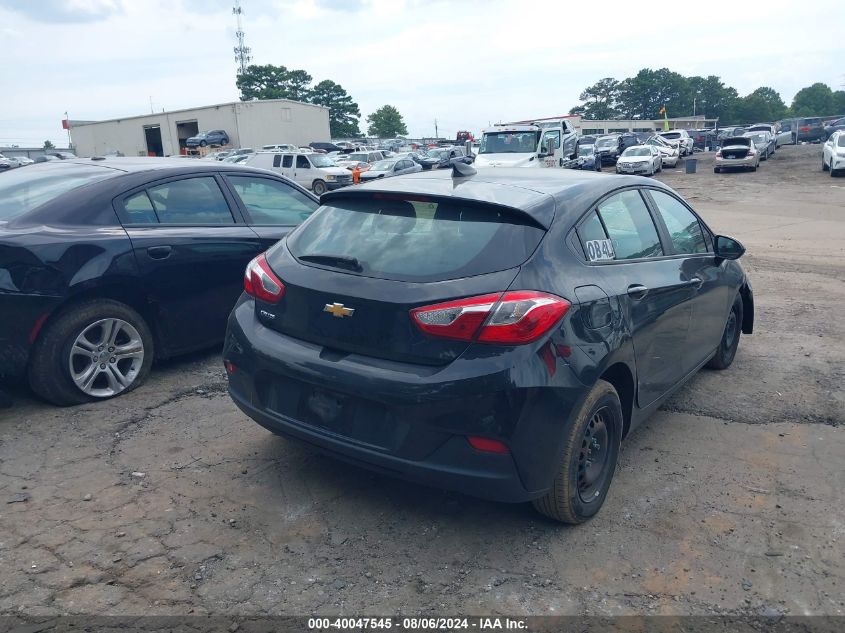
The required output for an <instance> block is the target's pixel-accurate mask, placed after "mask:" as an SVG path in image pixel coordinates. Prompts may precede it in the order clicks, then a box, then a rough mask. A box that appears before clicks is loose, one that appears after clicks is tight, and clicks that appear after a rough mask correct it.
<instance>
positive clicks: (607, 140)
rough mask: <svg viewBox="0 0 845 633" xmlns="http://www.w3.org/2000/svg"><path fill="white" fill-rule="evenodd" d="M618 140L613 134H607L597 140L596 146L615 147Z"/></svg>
mask: <svg viewBox="0 0 845 633" xmlns="http://www.w3.org/2000/svg"><path fill="white" fill-rule="evenodd" d="M617 143H618V141H617V140H616V138H615V137H613V136H605V137H604V138H600V139H599V140H597V141H596V147H615V146H616V144H617Z"/></svg>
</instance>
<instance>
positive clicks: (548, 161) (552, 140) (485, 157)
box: [475, 119, 578, 167]
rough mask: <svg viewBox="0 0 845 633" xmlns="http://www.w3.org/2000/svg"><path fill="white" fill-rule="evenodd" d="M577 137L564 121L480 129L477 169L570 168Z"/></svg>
mask: <svg viewBox="0 0 845 633" xmlns="http://www.w3.org/2000/svg"><path fill="white" fill-rule="evenodd" d="M577 159H578V134H577V133H576V132H575V128H574V127H573V126H572V124H571V123H570V122H569V121H567V120H566V119H559V120H558V119H555V120H551V121H549V120H545V121H535V122H534V123H530V124H523V123H504V124H500V125H495V126H494V127H492V128H488V129H486V130H482V134H481V145H480V146H479V148H478V155H477V156H476V158H475V166H476V167H572V166H573V165H574V164H575V163H577Z"/></svg>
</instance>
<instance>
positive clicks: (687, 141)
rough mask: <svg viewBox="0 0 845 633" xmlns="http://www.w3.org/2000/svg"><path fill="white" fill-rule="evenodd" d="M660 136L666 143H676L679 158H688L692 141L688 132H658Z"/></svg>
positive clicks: (691, 148)
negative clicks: (679, 153) (679, 154)
mask: <svg viewBox="0 0 845 633" xmlns="http://www.w3.org/2000/svg"><path fill="white" fill-rule="evenodd" d="M660 136H661V137H663V138H664V139H666V140H667V141H678V147H679V149H680V152H681V156H689V155H691V154H692V150H693V145H694V143H693V140H692V137H690V135H689V132H687V131H686V130H669V131H668V132H660Z"/></svg>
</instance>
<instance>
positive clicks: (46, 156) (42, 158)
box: [32, 154, 59, 163]
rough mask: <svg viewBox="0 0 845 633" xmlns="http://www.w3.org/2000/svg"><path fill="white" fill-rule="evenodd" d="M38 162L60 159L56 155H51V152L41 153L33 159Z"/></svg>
mask: <svg viewBox="0 0 845 633" xmlns="http://www.w3.org/2000/svg"><path fill="white" fill-rule="evenodd" d="M32 160H33V161H35V162H36V163H48V162H50V161H53V160H59V158H57V157H56V156H51V155H50V154H41V155H40V156H36V157H35V158H33V159H32Z"/></svg>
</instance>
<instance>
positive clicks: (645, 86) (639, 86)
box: [569, 68, 845, 123]
mask: <svg viewBox="0 0 845 633" xmlns="http://www.w3.org/2000/svg"><path fill="white" fill-rule="evenodd" d="M578 99H579V101H581V102H582V103H581V105H577V106H575V107H574V108H572V109H571V110H570V111H569V112H570V114H580V115H581V116H583V117H584V118H585V119H598V120H606V119H658V118H661V117H662V115H661V114H660V109H661V107H663V106H665V107H666V112H667V113H668V116H670V117H679V116H690V115H693V114H702V115H705V116H706V117H707V118H708V119H716V118H718V119H719V120H720V121H722V122H729V123H754V122H757V121H776V120H778V119H783V118H786V117H790V116H791V117H808V116H828V115H833V114H843V113H845V90H837V91H834V90H832V89H831V88H830V86H828V85H826V84H823V83H814V84H813V85H811V86H807V87H806V88H802V89H801V90H799V91H798V93H797V94H796V95H795V98H794V99H793V101H792V105H790V106H789V107H787V105H786V104H785V103H784V101H783V99H782V98H781V96H780V94H779V93H778V92H777V91H776V90H774V89H773V88H770V87H768V86H761V87H760V88H757V89H756V90H754V91H752V92H750V93H749V94H747V95H745V96H740V95H739V93H738V92H737V90H736V89H735V88H732V87H731V86H727V85H725V83H724V82H723V81H722V80H721V78H720V77H718V76H716V75H709V76H707V77H700V76H692V77H685V76H684V75H681V74H680V73H676V72H673V71H671V70H669V69H668V68H661V69H659V70H652V69H650V68H643V69H642V70H640V71H639V72H638V73H637V74H636V75H634V76H633V77H627V78H626V79H623V80H621V81H619V80H616V79H614V78H613V77H605V78H604V79H600V80H599V81H598V82H596V83H595V84H593V85H592V86H588V87H587V88H585V89H584V91H583V92H582V93H581V94H580V96H579V97H578Z"/></svg>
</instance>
